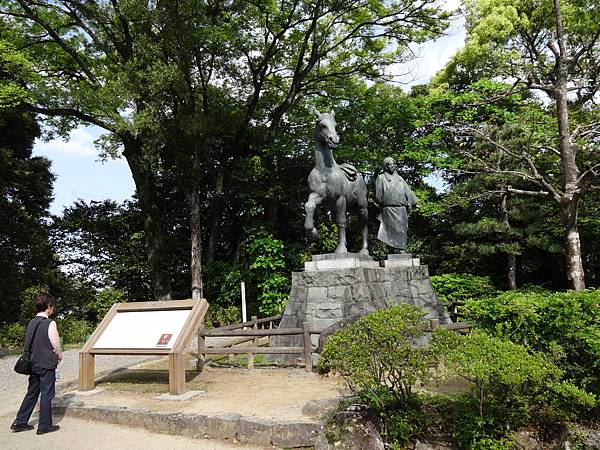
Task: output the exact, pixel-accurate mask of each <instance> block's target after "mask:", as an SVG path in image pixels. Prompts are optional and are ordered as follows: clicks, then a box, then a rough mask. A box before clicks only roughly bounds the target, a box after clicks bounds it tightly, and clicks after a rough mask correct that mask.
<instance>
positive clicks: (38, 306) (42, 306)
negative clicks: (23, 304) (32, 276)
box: [35, 292, 56, 312]
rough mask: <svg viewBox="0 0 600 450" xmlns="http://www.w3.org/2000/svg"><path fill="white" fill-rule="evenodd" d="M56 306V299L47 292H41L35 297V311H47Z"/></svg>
mask: <svg viewBox="0 0 600 450" xmlns="http://www.w3.org/2000/svg"><path fill="white" fill-rule="evenodd" d="M54 305H56V299H55V298H54V297H53V296H51V295H50V294H48V293H46V292H40V293H38V294H36V296H35V311H36V312H42V311H46V310H47V309H48V308H50V307H51V306H54Z"/></svg>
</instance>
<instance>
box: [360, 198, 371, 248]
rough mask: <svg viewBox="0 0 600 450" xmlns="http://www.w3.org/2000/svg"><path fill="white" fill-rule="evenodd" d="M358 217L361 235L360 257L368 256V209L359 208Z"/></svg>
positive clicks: (364, 207)
mask: <svg viewBox="0 0 600 450" xmlns="http://www.w3.org/2000/svg"><path fill="white" fill-rule="evenodd" d="M358 215H359V216H360V226H361V234H362V248H361V250H360V254H361V255H365V256H369V209H368V208H367V207H366V206H362V205H360V206H359V209H358Z"/></svg>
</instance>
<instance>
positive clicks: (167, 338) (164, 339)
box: [156, 334, 173, 346]
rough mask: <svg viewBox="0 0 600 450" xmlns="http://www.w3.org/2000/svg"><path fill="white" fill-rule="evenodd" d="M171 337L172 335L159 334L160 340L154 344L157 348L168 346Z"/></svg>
mask: <svg viewBox="0 0 600 450" xmlns="http://www.w3.org/2000/svg"><path fill="white" fill-rule="evenodd" d="M172 337H173V334H161V335H160V339H159V340H158V342H157V343H156V345H157V346H162V345H168V344H169V341H170V340H171V338H172Z"/></svg>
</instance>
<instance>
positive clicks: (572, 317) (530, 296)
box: [461, 290, 600, 394]
mask: <svg viewBox="0 0 600 450" xmlns="http://www.w3.org/2000/svg"><path fill="white" fill-rule="evenodd" d="M461 313H462V314H463V315H464V317H465V318H466V319H467V320H473V321H476V322H477V323H478V324H480V326H481V327H482V328H483V329H485V330H487V331H488V332H489V333H493V334H498V335H500V336H505V337H507V338H510V340H511V341H513V342H516V343H519V344H523V345H525V346H526V347H527V348H529V349H532V350H536V351H541V352H543V353H546V354H548V355H552V357H553V358H554V359H555V361H556V363H557V364H558V366H559V367H560V368H561V369H562V370H564V371H565V377H566V378H567V379H572V380H573V381H574V382H575V383H576V384H577V385H578V386H580V387H582V388H584V389H586V390H588V391H590V392H594V393H595V394H600V291H599V290H587V291H580V292H573V291H569V292H554V293H550V292H544V293H536V292H507V293H504V294H501V295H499V296H497V297H495V298H492V299H485V300H473V301H469V302H467V303H466V304H465V306H464V307H463V308H461Z"/></svg>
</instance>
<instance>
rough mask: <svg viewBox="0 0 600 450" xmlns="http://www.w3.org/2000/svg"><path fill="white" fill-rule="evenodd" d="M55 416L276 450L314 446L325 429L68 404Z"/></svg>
mask: <svg viewBox="0 0 600 450" xmlns="http://www.w3.org/2000/svg"><path fill="white" fill-rule="evenodd" d="M54 413H55V414H57V415H59V414H63V415H66V416H69V417H75V418H78V419H86V420H97V421H100V422H107V423H114V424H118V425H126V426H129V427H136V428H144V429H146V430H148V431H151V432H155V433H165V434H173V435H181V436H188V437H192V438H209V439H224V440H234V439H235V440H236V441H239V442H242V443H249V444H255V445H259V446H263V447H271V446H274V447H277V448H294V447H311V446H313V445H314V444H315V441H316V439H317V437H318V436H319V435H320V434H321V433H322V429H323V427H322V425H321V424H319V423H311V422H293V421H273V420H266V419H260V418H256V417H244V416H241V415H240V414H233V413H229V414H218V415H214V416H209V415H202V414H189V413H173V412H168V411H158V412H157V411H149V410H147V409H143V408H140V409H130V408H127V407H123V406H86V405H84V404H83V403H74V402H69V401H57V402H55V404H54Z"/></svg>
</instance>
